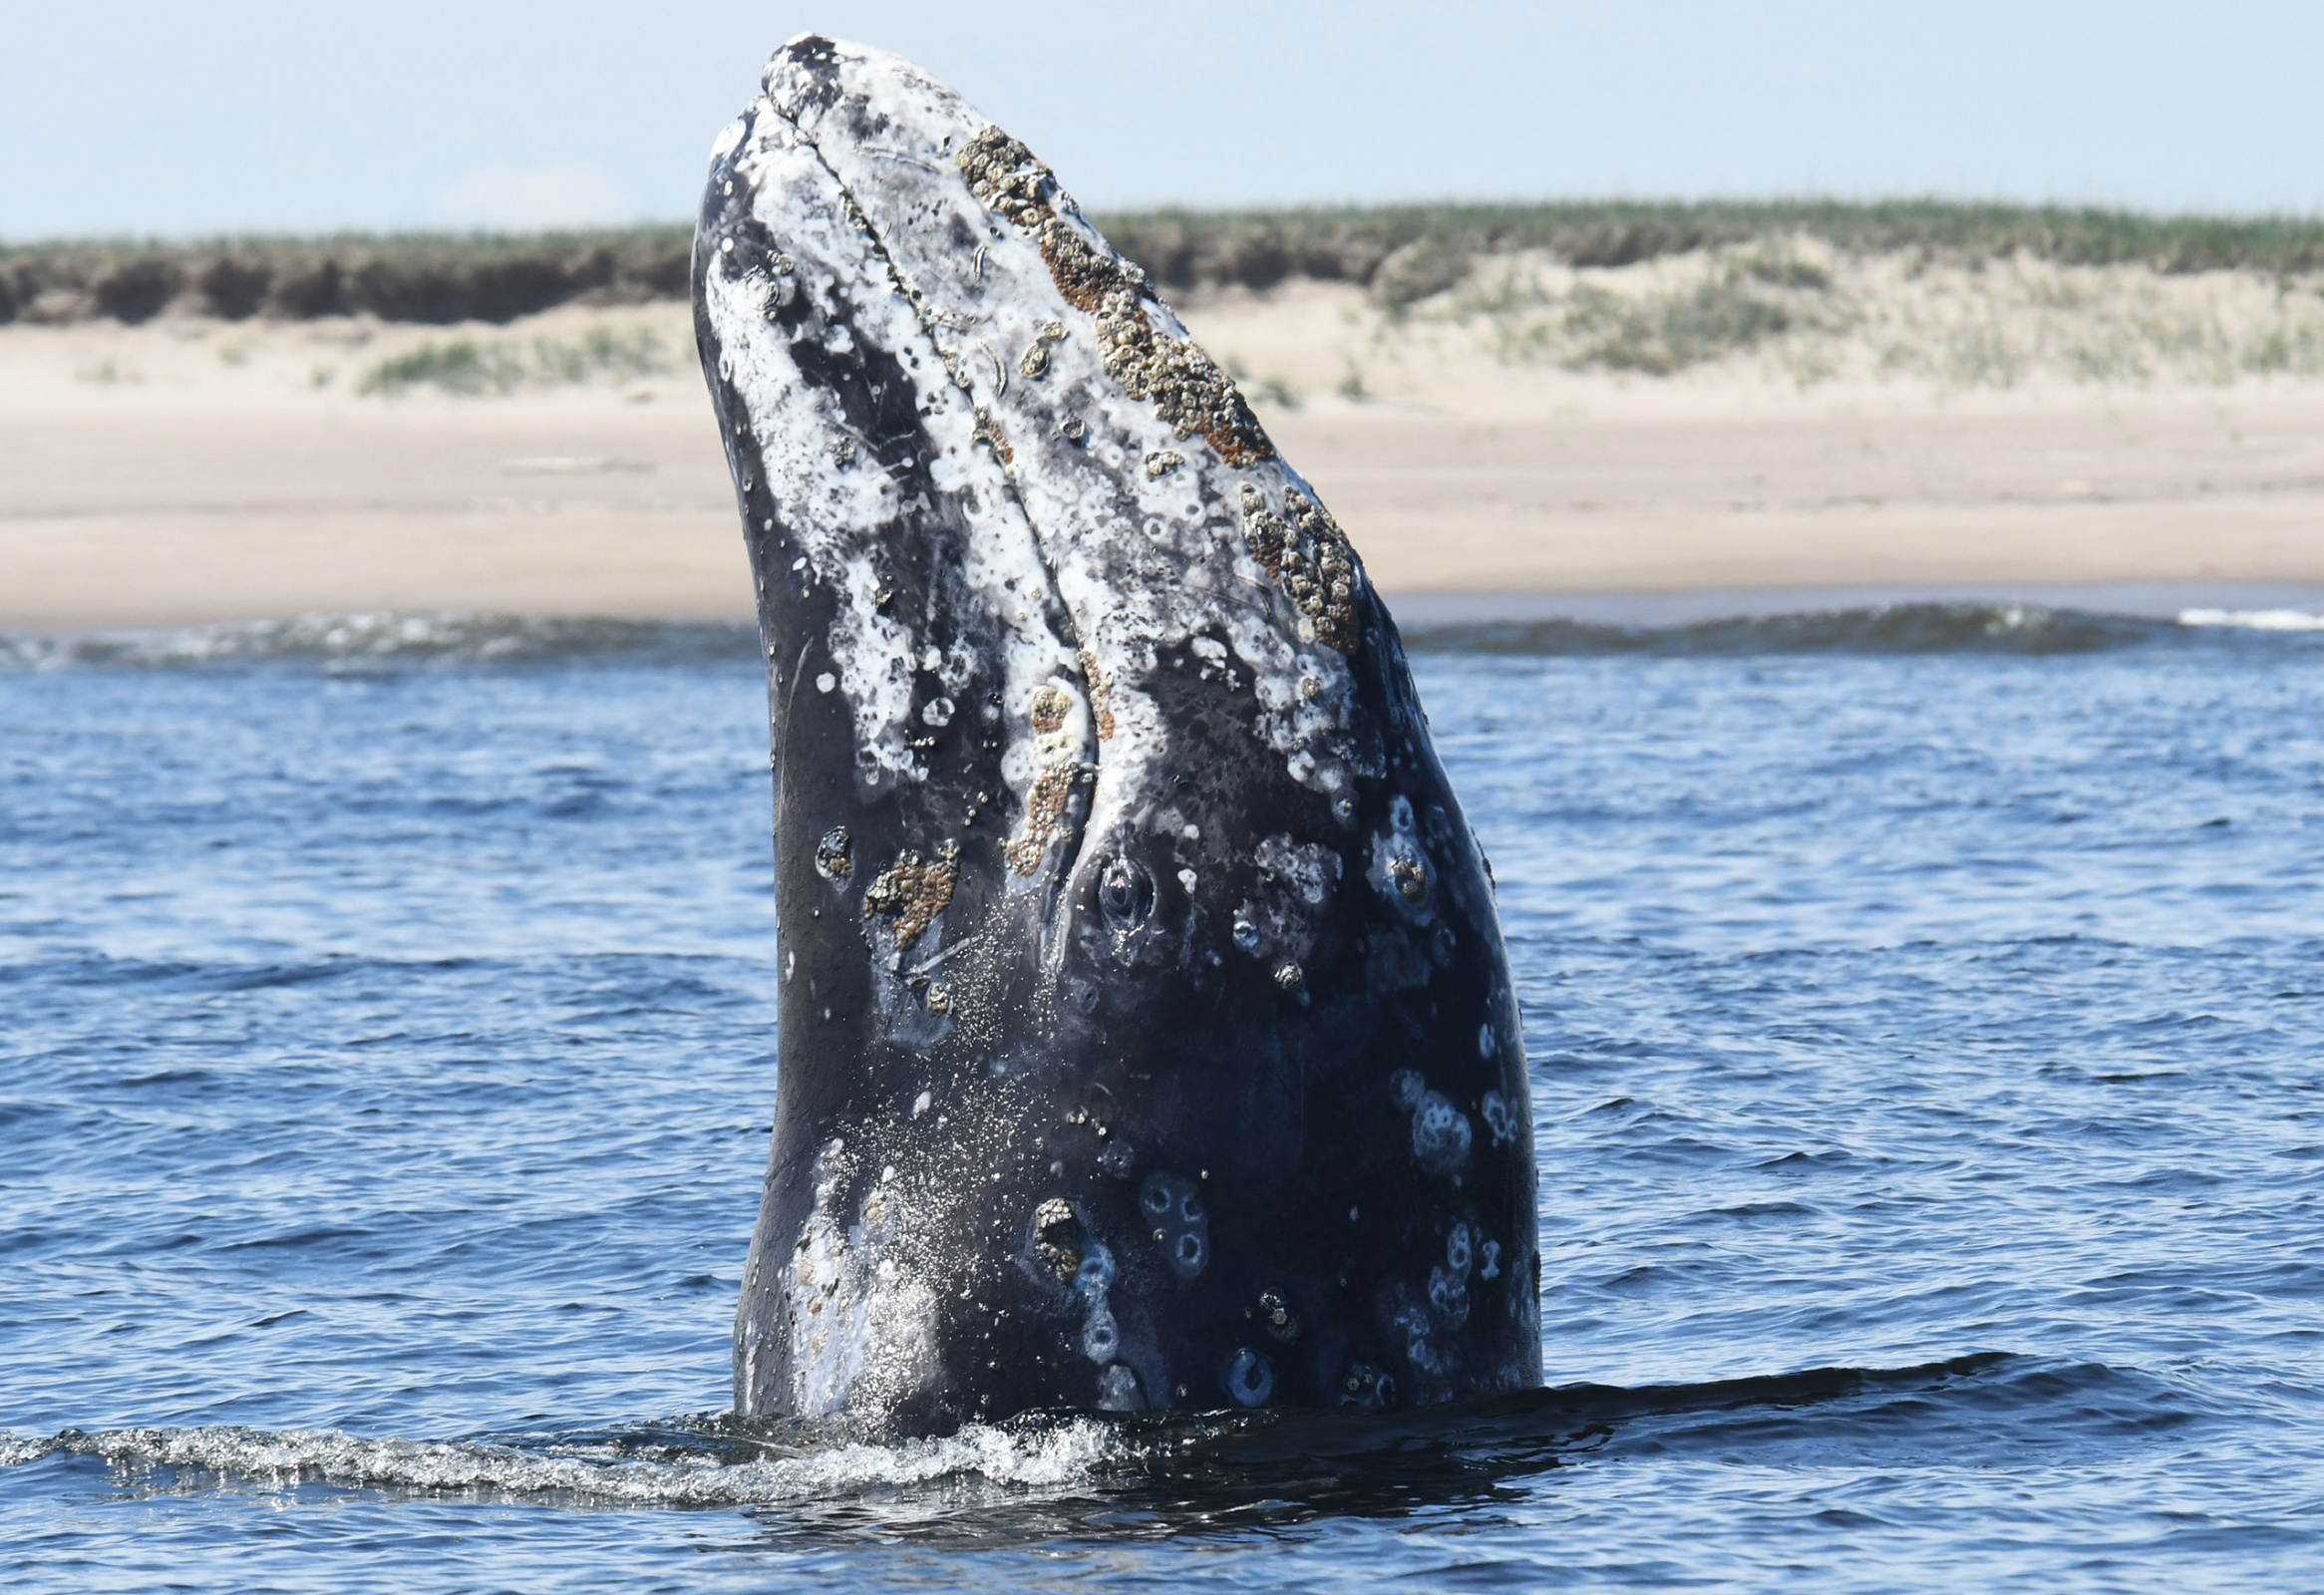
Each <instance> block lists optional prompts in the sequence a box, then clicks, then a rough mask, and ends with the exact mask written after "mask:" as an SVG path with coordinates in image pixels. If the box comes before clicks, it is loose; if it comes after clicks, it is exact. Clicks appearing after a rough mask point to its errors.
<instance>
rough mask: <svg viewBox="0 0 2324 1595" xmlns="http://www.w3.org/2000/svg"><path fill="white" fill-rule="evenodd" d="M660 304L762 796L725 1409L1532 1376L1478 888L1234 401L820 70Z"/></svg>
mask: <svg viewBox="0 0 2324 1595" xmlns="http://www.w3.org/2000/svg"><path fill="white" fill-rule="evenodd" d="M694 298H695V325H696V330H697V336H698V340H699V342H700V346H701V354H702V366H703V370H704V372H705V374H706V376H707V378H708V380H709V384H710V390H711V396H712V399H713V402H714V407H715V409H716V412H717V416H718V423H719V429H720V434H721V437H722V439H723V440H724V443H725V447H726V451H727V458H728V462H729V465H730V467H731V469H732V472H733V475H734V480H735V488H736V501H737V504H738V507H739V509H740V512H741V516H742V522H743V530H744V536H745V540H746V542H747V544H748V546H749V550H750V556H751V567H752V572H753V578H754V580H755V582H756V585H757V591H758V606H759V621H760V626H761V630H762V634H763V637H764V640H765V644H766V655H767V684H768V703H769V724H770V733H771V739H772V743H773V749H774V770H775V868H776V890H777V906H776V949H777V968H778V978H779V980H780V981H781V991H780V1005H779V1015H780V1018H779V1021H778V1028H779V1049H780V1058H781V1064H780V1079H779V1081H777V1082H775V1083H773V1089H774V1095H775V1127H774V1143H773V1148H772V1155H771V1160H770V1163H769V1169H768V1175H767V1183H766V1189H765V1194H764V1198H763V1201H762V1205H761V1209H760V1214H759V1221H758V1227H757V1231H756V1233H755V1235H754V1237H753V1240H752V1245H751V1253H750V1258H749V1261H748V1264H747V1267H746V1270H745V1276H744V1282H743V1290H742V1301H741V1305H740V1308H739V1310H738V1312H737V1315H736V1321H735V1405H736V1409H737V1411H738V1412H739V1413H740V1414H742V1415H743V1416H745V1417H754V1418H755V1417H800V1418H805V1417H821V1416H829V1415H845V1416H846V1417H847V1418H848V1419H850V1420H852V1421H856V1422H859V1423H862V1424H865V1425H868V1426H872V1427H875V1428H880V1429H886V1430H895V1431H917V1432H927V1431H938V1430H944V1429H948V1428H952V1427H956V1426H958V1425H959V1424H962V1423H965V1422H971V1421H978V1420H997V1419H1001V1418H1005V1417H1007V1416H1009V1415H1011V1414H1013V1413H1017V1412H1021V1411H1024V1410H1027V1409H1031V1408H1077V1409H1088V1410H1105V1411H1135V1410H1141V1409H1154V1408H1171V1407H1178V1408H1231V1407H1263V1406H1268V1405H1273V1404H1285V1403H1287V1404H1295V1405H1301V1406H1335V1405H1352V1406H1358V1407H1373V1408H1386V1407H1403V1406H1409V1405H1413V1404H1416V1403H1426V1402H1439V1401H1446V1400H1453V1399H1458V1398H1465V1397H1469V1396H1474V1395H1479V1394H1484V1393H1489V1392H1494V1391H1501V1390H1507V1389H1511V1388H1515V1387H1520V1386H1526V1385H1532V1384H1536V1383H1538V1382H1539V1378H1540V1344H1539V1330H1538V1306H1537V1295H1538V1277H1537V1276H1538V1269H1539V1263H1538V1251H1537V1245H1536V1230H1535V1216H1534V1167H1533V1151H1532V1119H1531V1111H1530V1107H1529V1100H1528V1094H1527V1088H1526V1075H1525V1062H1524V1047H1523V1041H1522V1037H1521V1035H1520V1033H1519V1028H1518V1017H1517V1008H1516V1003H1515V1000H1514V997H1513V995H1512V993H1511V990H1510V984H1509V977H1508V969H1507V962H1506V959H1505V956H1504V954H1503V952H1502V948H1501V940H1500V932H1499V927H1498V922H1497V919H1496V917H1495V913H1494V903H1493V892H1492V884H1491V880H1490V876H1489V873H1488V870H1487V868H1486V865H1485V862H1484V858H1483V854H1482V852H1481V851H1480V849H1479V847H1478V845H1477V842H1476V839H1475V837H1474V836H1473V835H1472V834H1471V832H1470V829H1469V826H1468V823H1467V821H1466V820H1465V819H1464V817H1463V815H1462V812H1461V807H1460V804H1459V802H1458V801H1457V800H1456V798H1454V795H1453V791H1452V788H1451V785H1450V784H1449V782H1448V781H1447V779H1446V776H1445V773H1444V770H1443V768H1442V766H1441V765H1440V764H1439V763H1438V760H1437V757H1436V753H1435V751H1434V749H1433V748H1432V746H1431V744H1430V741H1429V735H1428V727H1427V721H1426V719H1425V717H1424V716H1423V715H1422V713H1421V709H1420V704H1419V700H1418V698H1417V696H1416V694H1415V692H1414V688H1413V684H1412V679H1411V675H1410V673H1409V671H1408V669H1407V667H1406V663H1405V659H1404V653H1403V649H1402V646H1401V644H1400V642H1399V640H1398V637H1397V633H1396V628H1395V626H1394V624H1393V623H1392V622H1391V620H1390V618H1389V615H1388V611H1387V608H1386V606H1385V605H1384V604H1383V603H1382V602H1381V599H1380V596H1379V594H1378V593H1377V592H1375V591H1374V590H1373V588H1372V586H1371V583H1370V582H1369V581H1368V580H1367V579H1366V577H1365V574H1364V568H1363V562H1362V560H1361V559H1360V558H1359V557H1358V556H1357V555H1356V552H1355V550H1354V548H1353V546H1352V545H1351V543H1350V541H1349V539H1348V536H1347V534H1346V533H1345V532H1344V531H1343V530H1342V528H1341V527H1340V526H1339V524H1338V522H1337V521H1336V520H1335V519H1334V518H1333V516H1332V514H1331V512H1330V510H1329V509H1328V508H1327V507H1326V506H1325V504H1324V500H1323V498H1322V496H1321V495H1320V494H1319V493H1317V492H1316V491H1315V489H1314V488H1313V487H1312V486H1310V485H1309V483H1308V482H1307V481H1306V480H1305V479H1304V478H1301V477H1300V476H1299V475H1298V473H1297V472H1295V471H1294V470H1292V468H1291V467H1290V465H1289V464H1288V463H1286V462H1285V461H1284V460H1283V459H1282V458H1281V456H1280V455H1279V454H1278V453H1277V451H1276V449H1275V447H1274V445H1273V443H1272V442H1271V441H1270V440H1269V439H1268V437H1267V435H1266V433H1265V430H1264V429H1263V428H1262V427H1261V426H1260V424H1259V421H1258V419H1257V418H1256V416H1255V415H1254V414H1253V413H1252V411H1251V409H1250V407H1249V405H1248V404H1247V403H1245V401H1244V399H1243V397H1242V395H1241V394H1240V393H1239V392H1238V391H1237V389H1236V387H1235V385H1234V383H1233V381H1232V380H1231V378H1230V377H1229V376H1228V375H1227V374H1226V373H1225V372H1224V371H1223V370H1221V369H1220V368H1219V366H1218V365H1217V364H1216V363H1215V362H1213V361H1212V360H1210V358H1209V357H1208V356H1207V355H1205V354H1204V353H1203V352H1202V350H1201V349H1200V348H1199V347H1198V346H1197V345H1196V344H1195V342H1194V341H1193V339H1192V338H1191V337H1190V336H1189V335H1188V334H1187V332H1186V329H1185V328H1184V327H1183V326H1182V325H1181V324H1180V323H1179V322H1178V320H1177V318H1176V317H1175V316H1174V315H1172V314H1171V312H1170V310H1169V309H1168V307H1167V306H1166V305H1164V304H1163V303H1162V300H1161V299H1160V298H1159V297H1158V296H1157V295H1156V293H1155V292H1154V289H1153V287H1152V285H1151V284H1150V282H1149V281H1148V279H1147V278H1146V276H1145V274H1144V273H1143V272H1141V271H1140V270H1139V269H1138V267H1136V266H1135V265H1133V264H1132V263H1130V262H1129V261H1127V260H1124V259H1123V258H1122V257H1121V256H1119V255H1117V254H1116V253H1115V252H1114V251H1113V250H1112V249H1111V248H1110V247H1109V246H1108V245H1107V243H1106V241H1105V239H1104V238H1103V237H1102V236H1101V235H1100V234H1099V233H1098V231H1097V230H1096V229H1095V228H1094V227H1092V226H1091V225H1090V223H1089V221H1088V220H1087V218H1085V217H1084V216H1083V215H1082V214H1081V211H1080V210H1079V208H1078V207H1077V206H1076V205H1075V204H1074V202H1073V200H1072V198H1071V197H1070V196H1069V195H1068V194H1067V193H1066V192H1065V190H1064V189H1063V188H1062V187H1060V186H1059V184H1058V181H1057V178H1056V176H1055V174H1054V173H1053V172H1052V171H1051V170H1050V168H1049V167H1048V166H1046V165H1044V164H1043V163H1042V162H1041V161H1040V160H1037V159H1035V158H1034V156H1033V155H1032V153H1031V152H1030V151H1028V150H1027V149H1026V148H1025V147H1024V146H1023V145H1021V144H1019V143H1018V142H1017V141H1016V140H1014V139H1012V138H1010V137H1009V136H1008V135H1006V134H1005V133H1003V132H1002V131H1001V130H999V129H998V128H995V127H993V126H992V125H991V124H990V123H988V122H987V121H985V120H984V119H983V118H982V117H980V116H978V115H977V114H976V113H975V112H974V111H973V110H971V109H970V108H969V107H968V106H967V105H966V104H965V103H963V102H962V101H961V100H960V99H959V98H958V97H957V96H955V95H954V94H952V92H951V91H950V90H948V89H946V88H944V87H943V86H942V85H941V84H938V83H937V82H935V81H934V80H933V79H931V78H929V77H928V76H926V75H925V74H924V73H922V72H920V71H918V70H917V69H916V68H914V67H912V66H911V65H909V64H908V63H906V62H904V61H901V60H899V59H897V58H896V57H893V56H889V55H884V54H881V53H879V52H877V51H872V50H867V49H863V48H860V47H857V46H853V45H845V44H839V43H835V42H833V41H831V40H829V39H826V38H822V37H820V36H814V35H809V36H803V37H801V38H798V39H795V40H793V41H792V42H791V43H790V44H788V45H786V46H785V47H784V48H783V49H782V50H780V51H779V52H777V54H776V55H775V57H774V59H773V60H772V61H771V62H770V63H769V64H768V67H767V71H766V75H765V78H764V82H763V92H762V94H761V95H760V96H759V97H758V98H757V99H755V100H753V101H752V102H751V104H750V105H749V106H748V107H746V108H745V109H744V111H743V113H742V115H741V116H740V118H738V119H737V120H736V122H735V123H734V124H733V125H732V126H731V127H729V128H728V129H727V130H726V131H725V132H724V134H722V135H721V136H720V138H719V140H718V142H717V145H716V147H715V149H714V152H713V160H712V165H711V172H710V180H709V184H708V187H707V189H706V191H705V195H704V200H703V207H702V215H701V221H700V226H699V230H698V233H697V236H696V242H695V253H694Z"/></svg>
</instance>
